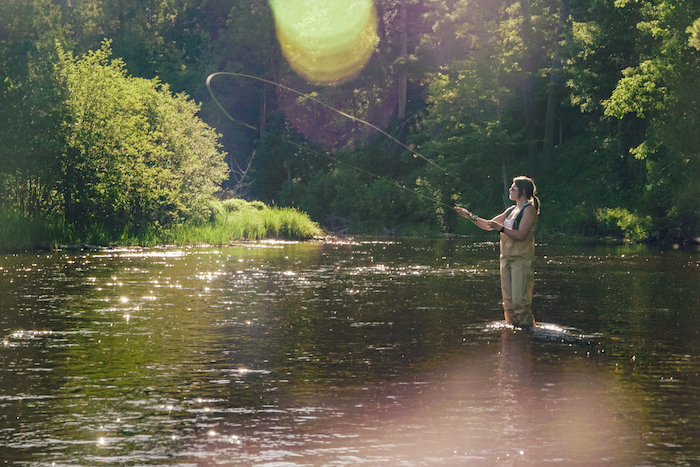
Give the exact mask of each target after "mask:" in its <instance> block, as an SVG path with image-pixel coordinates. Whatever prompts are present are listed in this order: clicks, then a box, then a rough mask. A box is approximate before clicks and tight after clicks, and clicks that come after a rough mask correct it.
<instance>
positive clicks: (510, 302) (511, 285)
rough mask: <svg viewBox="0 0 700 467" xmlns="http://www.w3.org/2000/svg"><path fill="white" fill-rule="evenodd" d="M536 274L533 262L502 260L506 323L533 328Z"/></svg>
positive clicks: (529, 260) (521, 259)
mask: <svg viewBox="0 0 700 467" xmlns="http://www.w3.org/2000/svg"><path fill="white" fill-rule="evenodd" d="M534 285H535V272H534V270H533V268H532V260H531V259H524V258H515V259H503V258H502V259H501V294H502V296H503V311H504V314H505V317H506V321H508V322H509V323H510V324H513V325H514V326H532V325H533V324H534V318H533V316H532V292H533V289H534Z"/></svg>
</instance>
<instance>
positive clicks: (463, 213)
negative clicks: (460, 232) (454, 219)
mask: <svg viewBox="0 0 700 467" xmlns="http://www.w3.org/2000/svg"><path fill="white" fill-rule="evenodd" d="M455 211H457V214H459V215H460V216H462V217H472V215H473V214H472V213H471V212H469V211H467V210H466V209H464V208H463V207H461V206H455Z"/></svg>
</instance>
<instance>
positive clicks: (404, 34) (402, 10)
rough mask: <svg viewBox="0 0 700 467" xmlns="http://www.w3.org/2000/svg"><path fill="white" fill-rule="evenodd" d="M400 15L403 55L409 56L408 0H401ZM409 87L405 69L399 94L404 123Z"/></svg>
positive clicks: (400, 115) (400, 110)
mask: <svg viewBox="0 0 700 467" xmlns="http://www.w3.org/2000/svg"><path fill="white" fill-rule="evenodd" d="M399 8H400V10H399V15H400V19H401V22H400V25H399V32H400V36H399V39H400V43H401V57H403V58H407V56H408V32H407V31H406V19H407V16H408V13H407V11H406V0H401V6H400V7H399ZM407 88H408V76H407V75H406V72H405V71H402V72H401V73H399V96H398V101H399V112H398V117H399V122H400V123H402V122H403V121H404V119H405V118H406V94H407Z"/></svg>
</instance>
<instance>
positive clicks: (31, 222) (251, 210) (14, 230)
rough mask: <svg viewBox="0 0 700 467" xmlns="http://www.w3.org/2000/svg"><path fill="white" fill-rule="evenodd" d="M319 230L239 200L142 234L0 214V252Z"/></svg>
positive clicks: (214, 240)
mask: <svg viewBox="0 0 700 467" xmlns="http://www.w3.org/2000/svg"><path fill="white" fill-rule="evenodd" d="M321 235H323V231H322V230H321V228H320V227H319V226H318V224H316V223H315V222H313V221H311V219H310V218H309V217H308V216H307V215H306V214H304V213H302V212H299V211H297V210H295V209H291V208H276V207H269V206H266V205H264V204H263V203H260V202H257V201H253V202H247V201H243V200H240V199H229V200H225V201H216V202H213V203H212V204H211V205H210V211H209V212H208V213H206V215H204V216H201V218H200V219H199V220H197V221H194V220H191V221H187V222H184V223H182V224H179V225H175V226H170V227H164V228H151V229H148V230H147V231H146V232H141V233H138V234H133V233H131V232H128V231H126V232H113V231H109V229H106V228H104V227H102V226H99V225H96V226H93V227H92V228H91V229H90V231H89V232H86V233H82V234H78V233H76V232H75V230H74V229H73V228H72V227H71V226H70V225H66V223H65V222H64V221H63V220H62V218H61V217H59V216H55V217H41V218H40V217H32V218H29V217H26V216H22V215H20V214H18V213H16V212H14V211H3V210H0V250H2V251H5V252H15V251H25V250H46V249H55V248H58V247H60V246H61V245H74V244H81V243H84V244H90V245H100V246H108V245H123V246H155V245H194V244H209V245H222V244H227V243H230V242H233V241H239V240H260V239H266V238H279V239H287V240H308V239H310V238H313V237H315V236H321Z"/></svg>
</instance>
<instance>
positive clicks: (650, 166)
mask: <svg viewBox="0 0 700 467" xmlns="http://www.w3.org/2000/svg"><path fill="white" fill-rule="evenodd" d="M628 3H630V2H628V1H625V0H619V1H618V2H616V5H617V6H618V7H619V8H625V7H626V6H627V4H628ZM640 14H641V17H642V18H641V20H640V21H639V22H638V24H637V28H638V30H639V31H640V34H642V35H643V37H645V38H646V40H647V41H649V42H651V43H653V44H655V47H654V48H653V49H652V50H650V51H649V52H648V53H646V54H640V59H639V61H638V63H636V64H633V65H632V66H630V67H628V68H625V69H624V70H623V77H622V78H621V79H620V80H619V82H618V83H617V86H616V87H615V90H614V91H613V93H612V95H611V97H610V98H609V99H607V100H606V101H605V102H604V105H605V113H606V115H609V116H612V117H616V118H618V119H624V118H630V117H633V118H636V119H639V120H641V121H643V122H644V125H645V128H646V130H645V132H644V133H643V137H642V140H641V141H639V142H638V143H639V144H637V145H630V146H631V147H630V148H629V149H630V152H631V153H632V154H633V155H634V156H635V157H636V158H638V159H640V160H642V161H644V162H645V163H646V169H647V170H646V184H645V188H646V196H645V200H646V206H647V209H649V210H651V211H652V212H653V213H654V214H655V217H656V218H657V219H664V221H663V223H660V224H659V225H657V231H658V232H659V235H663V236H667V237H668V236H670V237H676V238H679V239H680V238H689V237H690V236H692V235H694V234H696V233H697V232H698V231H700V220H699V219H698V217H697V212H699V211H700V201H699V200H700V188H698V184H697V180H698V176H700V150H699V149H698V148H699V147H700V146H699V143H700V136H698V132H697V126H698V122H700V97H698V96H699V95H700V94H699V93H700V56H699V55H698V49H697V47H696V46H695V45H694V44H695V43H694V42H693V41H694V40H695V38H696V36H693V32H694V31H695V29H694V28H695V27H696V26H695V24H696V23H695V20H696V19H697V18H698V15H699V14H700V2H698V1H687V2H672V1H660V2H645V3H644V4H643V6H642V8H641V11H640Z"/></svg>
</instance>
